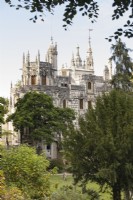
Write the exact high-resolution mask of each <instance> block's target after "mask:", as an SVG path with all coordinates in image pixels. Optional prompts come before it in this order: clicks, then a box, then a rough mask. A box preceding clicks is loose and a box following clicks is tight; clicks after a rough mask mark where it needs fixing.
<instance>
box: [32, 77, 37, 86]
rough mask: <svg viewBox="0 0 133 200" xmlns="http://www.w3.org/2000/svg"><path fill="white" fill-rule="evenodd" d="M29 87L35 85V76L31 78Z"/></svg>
mask: <svg viewBox="0 0 133 200" xmlns="http://www.w3.org/2000/svg"><path fill="white" fill-rule="evenodd" d="M31 85H36V76H31Z"/></svg>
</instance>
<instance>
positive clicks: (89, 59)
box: [86, 29, 94, 73]
mask: <svg viewBox="0 0 133 200" xmlns="http://www.w3.org/2000/svg"><path fill="white" fill-rule="evenodd" d="M90 31H92V29H89V48H88V51H87V57H86V69H87V70H89V71H90V72H91V73H94V64H93V55H92V48H91V37H90Z"/></svg>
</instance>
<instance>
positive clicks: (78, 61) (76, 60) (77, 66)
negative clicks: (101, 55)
mask: <svg viewBox="0 0 133 200" xmlns="http://www.w3.org/2000/svg"><path fill="white" fill-rule="evenodd" d="M75 65H76V68H82V60H81V57H80V54H79V46H77V53H76V58H75Z"/></svg>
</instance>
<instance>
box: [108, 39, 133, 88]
mask: <svg viewBox="0 0 133 200" xmlns="http://www.w3.org/2000/svg"><path fill="white" fill-rule="evenodd" d="M111 50H112V56H111V58H110V60H111V61H113V62H114V64H115V74H114V75H113V77H112V81H111V83H112V85H113V86H114V88H115V89H122V90H124V91H129V90H132V86H133V82H132V78H133V75H132V71H133V62H132V60H131V58H130V56H129V50H130V49H127V48H126V45H125V43H123V42H122V41H121V40H120V39H119V40H118V41H117V42H116V44H115V45H112V47H111Z"/></svg>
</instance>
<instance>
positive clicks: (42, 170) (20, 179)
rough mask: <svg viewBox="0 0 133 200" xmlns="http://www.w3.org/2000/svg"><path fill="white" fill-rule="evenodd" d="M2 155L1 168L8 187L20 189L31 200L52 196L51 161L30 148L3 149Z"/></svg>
mask: <svg viewBox="0 0 133 200" xmlns="http://www.w3.org/2000/svg"><path fill="white" fill-rule="evenodd" d="M1 154H2V158H1V167H2V170H3V172H4V176H5V181H6V184H7V186H8V187H9V186H12V185H13V186H15V187H17V188H19V189H20V190H21V191H22V192H23V193H25V194H27V195H28V196H29V197H30V198H31V199H38V200H41V199H44V197H45V196H49V195H50V183H49V176H50V174H49V173H48V172H47V167H48V166H49V161H48V160H47V159H46V157H45V156H44V155H37V154H36V151H35V149H33V148H31V147H28V146H19V147H15V148H14V147H12V148H10V149H9V150H7V149H3V150H2V152H1Z"/></svg>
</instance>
